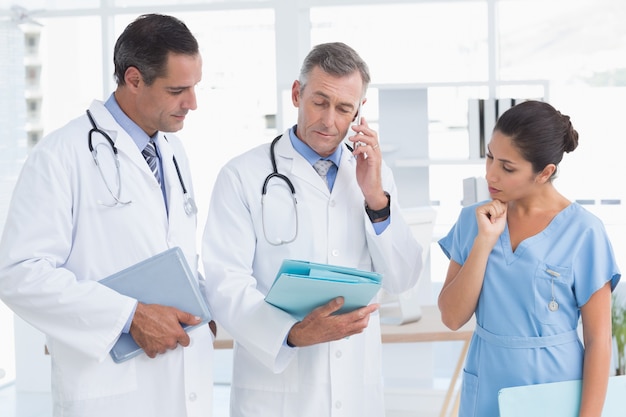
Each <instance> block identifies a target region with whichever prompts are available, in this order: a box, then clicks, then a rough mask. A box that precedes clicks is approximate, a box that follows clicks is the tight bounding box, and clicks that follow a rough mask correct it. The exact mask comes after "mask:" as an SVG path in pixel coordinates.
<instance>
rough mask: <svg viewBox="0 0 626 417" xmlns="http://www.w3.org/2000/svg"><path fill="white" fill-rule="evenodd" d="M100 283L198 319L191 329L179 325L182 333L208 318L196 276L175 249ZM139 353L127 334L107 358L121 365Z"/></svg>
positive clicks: (124, 334) (123, 335)
mask: <svg viewBox="0 0 626 417" xmlns="http://www.w3.org/2000/svg"><path fill="white" fill-rule="evenodd" d="M100 283H101V284H103V285H106V286H107V287H109V288H111V289H113V290H115V291H117V292H119V293H121V294H124V295H127V296H129V297H133V298H136V299H137V300H139V302H142V303H145V304H160V305H164V306H169V307H176V308H177V309H179V310H182V311H184V312H187V313H191V314H193V315H195V316H198V317H200V318H201V322H200V323H199V324H197V325H195V326H187V325H183V327H184V328H185V330H186V331H189V330H191V329H192V328H195V327H198V326H200V325H202V324H204V323H207V322H208V321H209V320H210V317H211V314H210V312H209V308H208V305H207V303H206V301H205V299H204V297H203V296H202V294H201V293H200V289H199V286H198V278H197V275H196V274H194V273H193V272H192V271H191V269H190V268H189V265H188V264H187V261H186V259H185V256H184V255H183V252H182V250H181V249H180V248H178V247H174V248H171V249H168V250H166V251H165V252H162V253H160V254H158V255H155V256H153V257H151V258H148V259H146V260H144V261H142V262H139V263H137V264H135V265H132V266H130V267H128V268H126V269H124V270H122V271H119V272H117V273H115V274H113V275H111V276H108V277H106V278H104V279H102V280H100ZM142 352H143V350H142V349H141V348H140V347H139V345H137V343H136V342H135V340H134V339H133V337H132V336H131V335H130V334H128V333H122V335H121V336H120V338H119V339H118V341H117V342H116V344H115V345H114V346H113V349H111V357H112V358H113V360H114V361H115V362H123V361H126V360H128V359H130V358H133V357H135V356H137V355H139V354H140V353H142Z"/></svg>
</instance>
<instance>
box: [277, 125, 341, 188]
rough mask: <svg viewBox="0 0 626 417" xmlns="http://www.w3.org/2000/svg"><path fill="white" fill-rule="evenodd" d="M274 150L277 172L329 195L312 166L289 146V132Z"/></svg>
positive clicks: (324, 184)
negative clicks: (297, 179)
mask: <svg viewBox="0 0 626 417" xmlns="http://www.w3.org/2000/svg"><path fill="white" fill-rule="evenodd" d="M274 150H275V152H276V163H277V166H278V172H282V173H283V174H284V175H287V177H290V178H299V179H300V180H302V181H305V182H307V183H309V184H310V185H311V186H313V187H315V188H317V189H318V190H320V191H321V192H323V193H326V194H330V191H328V187H327V186H326V183H324V180H323V179H322V178H321V177H320V176H319V175H318V174H317V172H316V171H315V168H313V166H311V164H309V162H308V161H307V160H306V159H304V157H303V156H302V155H300V154H299V153H298V151H296V150H295V149H294V147H293V146H292V145H291V140H289V131H286V132H285V133H284V134H283V136H282V138H280V140H279V141H278V143H277V144H276V147H275V148H274ZM297 192H298V190H296V193H297Z"/></svg>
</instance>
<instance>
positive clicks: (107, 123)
mask: <svg viewBox="0 0 626 417" xmlns="http://www.w3.org/2000/svg"><path fill="white" fill-rule="evenodd" d="M89 110H90V111H91V113H92V114H93V117H94V119H95V122H96V124H97V126H98V127H99V128H100V129H102V130H103V131H105V132H106V133H107V134H108V135H109V136H111V139H112V140H113V142H114V143H115V147H116V148H117V150H118V155H120V158H121V157H122V155H124V157H125V158H127V159H128V160H129V161H130V162H131V163H133V164H134V165H136V166H137V167H138V168H139V169H140V170H141V171H142V172H143V173H144V174H145V175H146V176H147V177H149V178H152V179H154V175H153V174H152V171H150V167H148V164H147V163H146V160H145V159H144V157H143V155H142V154H141V151H140V150H139V148H138V147H137V145H136V144H135V141H133V139H132V138H131V137H130V136H129V135H128V133H126V131H125V130H124V129H122V127H121V126H120V125H119V124H117V122H116V121H115V119H114V118H113V116H111V113H109V111H108V110H107V109H106V107H104V105H103V104H102V103H100V102H97V101H94V102H93V103H92V105H91V106H90V107H89ZM154 180H155V181H156V179H154Z"/></svg>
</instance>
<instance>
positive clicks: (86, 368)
mask: <svg viewBox="0 0 626 417" xmlns="http://www.w3.org/2000/svg"><path fill="white" fill-rule="evenodd" d="M49 345H50V347H51V348H50V352H51V354H52V356H53V358H54V360H53V361H52V372H53V374H54V375H53V378H52V379H53V380H54V381H56V383H57V385H58V386H56V387H55V389H54V391H55V396H56V397H57V401H59V402H62V403H64V404H71V403H73V402H76V401H84V400H92V399H96V398H103V397H111V396H114V395H120V394H126V393H129V392H133V391H135V390H136V389H137V374H136V368H135V361H134V360H129V361H126V362H124V363H120V364H117V363H115V362H113V360H112V359H111V357H109V356H107V357H106V359H105V360H104V361H103V362H99V361H97V360H95V359H93V358H89V357H86V356H83V355H81V354H80V353H78V352H77V351H75V350H73V349H70V348H67V347H65V346H62V345H61V344H57V343H54V342H52V343H51V342H50V341H49Z"/></svg>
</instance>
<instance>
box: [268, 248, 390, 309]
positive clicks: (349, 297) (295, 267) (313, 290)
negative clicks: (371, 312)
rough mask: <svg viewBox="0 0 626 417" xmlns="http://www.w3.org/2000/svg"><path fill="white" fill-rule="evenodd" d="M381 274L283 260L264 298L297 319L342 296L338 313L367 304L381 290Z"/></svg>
mask: <svg viewBox="0 0 626 417" xmlns="http://www.w3.org/2000/svg"><path fill="white" fill-rule="evenodd" d="M381 280H382V275H381V274H379V273H377V272H372V271H363V270H360V269H356V268H349V267H344V266H335V265H328V264H320V263H314V262H308V261H299V260H293V259H285V260H284V261H283V263H282V265H281V267H280V269H279V270H278V273H277V274H276V279H275V280H274V283H273V284H272V287H271V288H270V290H269V292H268V293H267V295H266V296H265V301H266V302H268V303H270V304H272V305H273V306H276V307H278V308H280V309H281V310H284V311H286V312H288V313H290V314H291V315H292V316H294V317H295V318H296V319H298V320H302V318H304V316H306V315H307V314H309V313H310V312H311V311H312V310H313V309H315V308H316V307H319V306H321V305H324V304H326V303H328V302H329V301H330V300H332V299H334V298H336V297H339V296H342V297H343V298H344V305H343V306H342V307H341V309H339V310H338V311H337V314H341V313H347V312H350V311H353V310H356V309H357V308H361V307H364V306H366V305H368V304H369V303H370V302H371V301H372V299H373V298H374V296H375V295H376V293H377V292H378V290H379V289H380V285H381Z"/></svg>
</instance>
